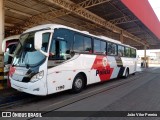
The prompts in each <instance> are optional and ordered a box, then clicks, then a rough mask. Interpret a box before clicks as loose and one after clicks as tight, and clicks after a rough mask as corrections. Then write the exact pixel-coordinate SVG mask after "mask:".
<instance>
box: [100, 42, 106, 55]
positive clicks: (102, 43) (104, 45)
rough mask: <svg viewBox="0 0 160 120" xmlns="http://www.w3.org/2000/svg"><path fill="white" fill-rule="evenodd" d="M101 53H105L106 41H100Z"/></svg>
mask: <svg viewBox="0 0 160 120" xmlns="http://www.w3.org/2000/svg"><path fill="white" fill-rule="evenodd" d="M101 53H102V54H106V42H104V41H101Z"/></svg>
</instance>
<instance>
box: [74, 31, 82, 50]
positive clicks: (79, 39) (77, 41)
mask: <svg viewBox="0 0 160 120" xmlns="http://www.w3.org/2000/svg"><path fill="white" fill-rule="evenodd" d="M73 50H74V51H83V50H84V49H83V36H81V35H77V34H76V35H75V38H74V46H73Z"/></svg>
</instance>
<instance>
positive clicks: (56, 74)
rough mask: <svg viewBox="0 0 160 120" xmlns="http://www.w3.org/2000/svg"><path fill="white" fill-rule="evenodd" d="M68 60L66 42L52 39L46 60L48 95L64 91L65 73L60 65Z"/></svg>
mask: <svg viewBox="0 0 160 120" xmlns="http://www.w3.org/2000/svg"><path fill="white" fill-rule="evenodd" d="M69 58H70V56H69V54H67V41H65V40H60V39H53V40H52V42H51V45H50V51H49V58H48V75H47V85H48V94H50V93H54V92H58V91H62V90H64V87H65V81H66V80H65V78H66V73H65V72H64V71H63V68H62V67H60V65H61V64H62V63H63V62H64V61H66V60H67V59H69Z"/></svg>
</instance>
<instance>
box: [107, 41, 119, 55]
mask: <svg viewBox="0 0 160 120" xmlns="http://www.w3.org/2000/svg"><path fill="white" fill-rule="evenodd" d="M107 49H108V50H107V51H108V55H117V45H116V44H114V43H108V46H107Z"/></svg>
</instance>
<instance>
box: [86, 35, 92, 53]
mask: <svg viewBox="0 0 160 120" xmlns="http://www.w3.org/2000/svg"><path fill="white" fill-rule="evenodd" d="M91 42H92V41H91V38H89V37H84V52H87V53H92V43H91Z"/></svg>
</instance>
